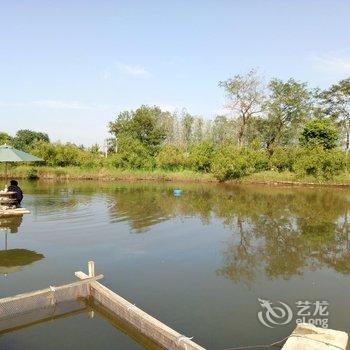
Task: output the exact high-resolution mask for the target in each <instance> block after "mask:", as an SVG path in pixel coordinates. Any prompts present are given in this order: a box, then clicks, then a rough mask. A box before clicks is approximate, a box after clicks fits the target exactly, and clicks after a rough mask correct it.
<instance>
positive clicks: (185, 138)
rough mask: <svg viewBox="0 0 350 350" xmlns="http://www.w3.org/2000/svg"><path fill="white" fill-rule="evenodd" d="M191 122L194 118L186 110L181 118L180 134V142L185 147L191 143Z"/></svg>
mask: <svg viewBox="0 0 350 350" xmlns="http://www.w3.org/2000/svg"><path fill="white" fill-rule="evenodd" d="M193 122H194V117H193V116H192V115H191V114H190V113H188V112H187V111H186V110H183V111H182V116H181V131H182V132H181V134H182V142H183V144H184V145H185V146H186V147H188V146H189V145H190V144H191V142H192V136H193Z"/></svg>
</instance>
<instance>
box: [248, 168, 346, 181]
mask: <svg viewBox="0 0 350 350" xmlns="http://www.w3.org/2000/svg"><path fill="white" fill-rule="evenodd" d="M242 182H243V183H269V184H273V183H276V184H288V183H292V184H293V183H295V184H304V185H307V184H312V185H350V174H349V173H348V172H346V173H342V174H340V175H337V176H335V177H334V178H333V179H332V180H319V179H316V178H314V177H313V176H305V177H303V178H300V177H297V175H296V174H295V173H292V172H290V171H284V172H277V171H271V170H270V171H262V172H260V173H255V174H252V175H249V176H247V177H245V178H244V179H242Z"/></svg>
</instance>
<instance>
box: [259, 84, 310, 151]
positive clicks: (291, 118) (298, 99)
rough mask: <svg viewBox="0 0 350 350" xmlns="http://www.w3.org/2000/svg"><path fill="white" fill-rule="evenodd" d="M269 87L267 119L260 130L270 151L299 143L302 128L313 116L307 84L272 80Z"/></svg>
mask: <svg viewBox="0 0 350 350" xmlns="http://www.w3.org/2000/svg"><path fill="white" fill-rule="evenodd" d="M268 88H269V98H268V100H267V102H266V103H265V110H266V119H264V120H263V121H262V122H261V123H260V128H261V132H262V135H263V139H264V142H265V145H266V147H267V149H268V150H270V151H272V149H273V147H274V146H275V145H279V146H287V145H288V144H291V143H293V141H295V142H296V141H297V140H298V137H297V136H298V133H299V132H300V131H301V125H303V123H304V122H305V121H306V120H307V119H308V118H309V116H310V111H311V92H310V91H309V90H308V88H307V85H306V83H300V82H298V81H295V80H294V79H289V80H287V81H282V80H279V79H272V80H271V81H270V83H269V85H268Z"/></svg>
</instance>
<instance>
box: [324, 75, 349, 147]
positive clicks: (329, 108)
mask: <svg viewBox="0 0 350 350" xmlns="http://www.w3.org/2000/svg"><path fill="white" fill-rule="evenodd" d="M319 96H320V98H321V100H322V101H323V104H324V106H325V109H326V113H327V114H328V115H330V116H331V117H333V118H334V120H336V121H337V123H338V124H339V125H340V126H341V128H342V130H343V132H344V134H345V149H346V152H349V148H350V78H347V79H344V80H341V81H340V82H339V83H338V84H334V85H332V86H331V87H330V88H329V89H328V90H326V91H323V92H322V93H320V95H319Z"/></svg>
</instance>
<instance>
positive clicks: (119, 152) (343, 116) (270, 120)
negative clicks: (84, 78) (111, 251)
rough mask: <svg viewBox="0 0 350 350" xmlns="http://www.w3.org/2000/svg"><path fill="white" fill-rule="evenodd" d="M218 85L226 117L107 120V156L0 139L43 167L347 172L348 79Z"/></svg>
mask: <svg viewBox="0 0 350 350" xmlns="http://www.w3.org/2000/svg"><path fill="white" fill-rule="evenodd" d="M219 86H220V87H221V88H223V90H224V92H225V95H226V100H227V104H226V106H225V107H226V110H227V113H226V114H225V115H218V116H216V117H215V118H214V119H212V120H205V119H203V118H202V117H199V116H193V115H191V114H189V113H188V112H187V111H186V110H182V111H177V112H175V113H170V112H168V111H163V110H161V109H160V108H158V107H156V106H154V107H150V106H141V107H140V108H138V109H137V110H135V111H124V112H121V113H119V115H118V116H117V117H116V119H115V120H114V121H112V122H110V123H109V131H110V133H111V135H112V136H113V137H111V138H110V139H109V140H108V150H106V152H103V153H106V155H107V157H104V154H102V152H101V149H100V147H99V146H98V145H94V146H92V147H91V148H89V149H86V148H84V147H83V146H77V145H74V144H70V143H68V144H61V143H52V142H50V140H49V137H48V135H47V134H45V133H40V132H34V131H30V130H19V131H18V132H17V134H16V135H15V136H14V137H10V136H9V135H7V134H5V133H0V142H1V143H5V142H7V143H10V144H13V145H14V146H15V147H17V148H20V149H24V150H27V151H31V152H32V153H34V154H36V155H38V156H39V157H42V158H43V159H45V163H46V165H49V166H60V167H64V166H80V167H112V168H122V169H146V170H152V169H155V168H160V169H164V170H169V171H173V170H182V169H191V170H194V171H197V172H206V173H212V174H214V176H215V177H216V178H217V179H219V180H220V181H224V180H228V179H236V178H240V177H243V176H245V175H249V174H251V173H255V172H260V171H264V170H276V171H280V172H281V171H291V172H294V173H296V174H297V175H298V176H301V177H302V176H305V175H311V176H314V177H315V178H318V179H330V178H332V177H333V176H334V175H337V174H340V173H342V172H344V171H346V170H347V168H348V167H347V163H348V161H349V159H348V151H349V148H350V78H349V79H345V80H342V81H340V82H339V83H337V84H334V85H332V86H331V87H330V88H329V89H327V90H323V91H322V90H320V89H310V88H309V87H308V86H307V84H306V83H302V82H298V81H296V80H294V79H289V80H287V81H282V80H279V79H272V80H271V81H270V82H269V83H268V84H264V83H263V82H262V80H261V79H260V78H259V76H258V74H257V72H256V71H254V70H252V71H250V72H249V73H248V74H246V75H236V76H234V77H233V78H230V79H228V80H226V81H222V82H220V83H219Z"/></svg>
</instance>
